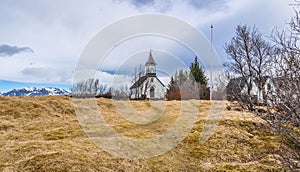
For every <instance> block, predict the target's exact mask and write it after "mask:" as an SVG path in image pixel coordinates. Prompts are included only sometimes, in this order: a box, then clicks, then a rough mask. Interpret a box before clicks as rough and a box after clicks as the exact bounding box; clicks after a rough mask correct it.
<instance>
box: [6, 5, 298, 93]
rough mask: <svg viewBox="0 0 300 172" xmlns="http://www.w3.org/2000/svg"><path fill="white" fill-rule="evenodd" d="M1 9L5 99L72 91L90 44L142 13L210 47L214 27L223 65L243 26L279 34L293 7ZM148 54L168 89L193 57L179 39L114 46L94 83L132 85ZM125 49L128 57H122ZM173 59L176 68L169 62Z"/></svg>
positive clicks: (146, 39)
mask: <svg viewBox="0 0 300 172" xmlns="http://www.w3.org/2000/svg"><path fill="white" fill-rule="evenodd" d="M0 3H1V6H0V22H1V24H0V38H1V39H0V81H1V82H0V92H5V91H8V90H11V89H14V88H17V87H23V86H26V87H27V86H36V85H44V86H47V85H48V86H57V87H64V88H67V87H70V86H71V85H72V83H73V76H74V70H75V68H76V65H77V62H78V59H79V58H80V56H81V53H82V51H83V50H84V48H85V47H86V45H87V44H88V43H89V42H90V40H92V39H93V38H94V37H95V35H97V33H99V32H100V31H101V30H102V29H104V28H106V27H107V26H109V25H111V24H113V23H115V22H117V21H119V20H121V19H124V18H127V17H131V16H135V15H142V14H153V13H154V14H163V15H168V16H171V17H175V18H178V19H180V20H183V21H185V22H187V23H189V24H190V25H191V26H193V27H195V28H196V29H197V30H199V31H200V32H202V33H203V34H204V36H205V37H207V39H208V40H209V39H210V34H211V32H210V31H211V30H210V26H211V24H213V26H214V29H213V46H214V49H215V51H216V52H217V54H218V55H219V58H220V61H221V63H223V62H224V61H225V60H226V54H225V52H224V44H225V43H226V42H228V41H230V39H231V38H232V37H233V36H234V33H235V27H236V26H237V25H238V24H247V25H248V26H254V25H255V26H256V27H258V28H259V30H260V31H261V32H262V33H263V34H265V35H266V36H267V35H268V34H270V33H271V31H272V30H273V29H274V28H275V27H277V28H278V29H279V30H281V29H284V28H286V27H287V22H288V21H289V20H290V18H291V16H292V15H293V9H292V7H291V6H289V4H292V3H294V0H213V1H212V0H111V1H110V0H103V1H98V0H88V1H79V0H43V1H35V0H23V1H16V0H0ZM133 27H134V26H133ZM121 31H122V28H120V32H121ZM112 36H113V35H112ZM150 49H152V50H153V54H154V59H155V60H156V61H157V63H158V66H157V67H158V68H159V69H160V71H161V72H160V73H159V76H160V77H161V80H162V81H163V82H164V83H165V84H167V83H168V79H169V76H170V75H172V74H173V73H174V71H175V70H177V69H179V68H180V67H181V65H183V66H189V64H190V63H191V62H192V60H193V59H194V56H195V55H194V54H193V53H191V52H190V51H188V50H187V49H185V48H182V45H180V44H179V43H176V41H174V40H170V39H167V38H163V37H159V36H152V37H151V36H143V37H138V38H136V39H131V40H127V41H125V42H123V43H122V44H120V45H119V46H117V47H114V49H113V50H112V51H111V52H110V53H109V54H108V55H107V56H108V58H107V59H109V60H106V61H105V62H103V63H102V64H101V65H100V66H99V68H98V73H97V77H99V78H100V81H101V82H102V83H104V84H108V85H109V84H111V83H112V82H113V80H114V79H115V80H118V78H122V81H118V83H120V84H126V81H128V82H129V83H130V81H131V75H132V72H133V68H134V67H135V66H138V65H139V64H144V63H145V62H146V60H147V57H148V53H149V50H150ZM125 50H126V52H127V51H128V52H127V53H129V52H130V53H129V54H130V56H129V55H126V56H125V57H124V56H123V54H124V51H125ZM129 50H131V51H129ZM168 57H169V60H168ZM174 57H176V58H177V59H178V64H175V62H174V61H173V60H171V59H174ZM200 60H201V59H200ZM171 62H174V64H172V63H171ZM179 63H180V64H179Z"/></svg>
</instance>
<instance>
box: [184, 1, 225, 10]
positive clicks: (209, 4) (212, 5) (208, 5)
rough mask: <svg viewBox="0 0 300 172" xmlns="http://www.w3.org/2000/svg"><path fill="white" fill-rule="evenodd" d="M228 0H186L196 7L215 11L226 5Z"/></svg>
mask: <svg viewBox="0 0 300 172" xmlns="http://www.w3.org/2000/svg"><path fill="white" fill-rule="evenodd" d="M227 1H228V0H214V1H212V0H188V3H189V4H190V5H192V6H193V7H195V8H197V9H207V10H213V11H217V10H220V9H224V8H226V7H227V5H226V2H227Z"/></svg>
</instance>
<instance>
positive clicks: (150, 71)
mask: <svg viewBox="0 0 300 172" xmlns="http://www.w3.org/2000/svg"><path fill="white" fill-rule="evenodd" d="M145 67H146V75H147V76H154V77H156V63H155V61H154V59H153V56H152V52H151V50H150V53H149V57H148V61H147V62H146V64H145Z"/></svg>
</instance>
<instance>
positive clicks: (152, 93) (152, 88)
mask: <svg viewBox="0 0 300 172" xmlns="http://www.w3.org/2000/svg"><path fill="white" fill-rule="evenodd" d="M150 97H151V98H153V97H154V87H151V88H150Z"/></svg>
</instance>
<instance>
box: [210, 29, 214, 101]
mask: <svg viewBox="0 0 300 172" xmlns="http://www.w3.org/2000/svg"><path fill="white" fill-rule="evenodd" d="M213 28H214V26H213V25H211V26H210V100H212V90H213V88H212V87H213V81H212V66H213V64H212V63H213V60H212V59H213V58H212V56H213Z"/></svg>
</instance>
